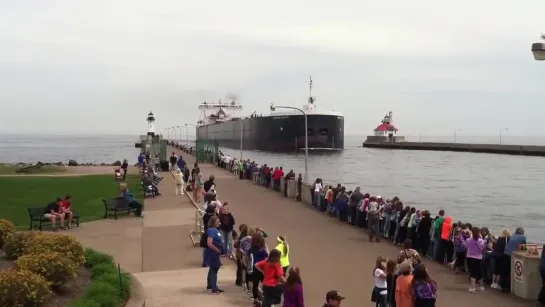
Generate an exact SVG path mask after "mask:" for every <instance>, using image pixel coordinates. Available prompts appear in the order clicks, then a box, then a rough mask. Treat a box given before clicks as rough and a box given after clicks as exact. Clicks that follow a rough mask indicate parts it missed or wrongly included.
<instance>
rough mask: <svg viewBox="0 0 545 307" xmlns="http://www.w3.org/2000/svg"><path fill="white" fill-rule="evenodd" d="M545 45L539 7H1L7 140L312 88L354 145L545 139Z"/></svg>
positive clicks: (401, 2)
mask: <svg viewBox="0 0 545 307" xmlns="http://www.w3.org/2000/svg"><path fill="white" fill-rule="evenodd" d="M541 31H545V2H543V1H538V0H525V1H512V0H510V1H507V0H479V1H474V0H473V1H469V0H461V1H448V2H447V1H431V0H426V1H425V0H412V1H406V0H391V1H376V0H375V1H370V0H337V1H326V0H314V1H310V0H309V1H302V0H291V1H288V0H277V1H240V0H233V1H219V0H211V1H202V2H201V1H187V0H181V1H180V0H176V1H175V0H163V1H161V0H155V1H149V0H131V1H128V0H127V1H120V0H110V1H104V0H93V1H87V0H76V1H74V0H48V1H39V0H18V1H0V46H1V47H0V106H1V108H2V112H0V131H1V132H4V133H36V132H40V133H61V132H66V133H85V134H93V133H100V134H103V133H111V134H121V133H140V132H145V131H146V122H145V117H146V115H147V112H149V111H150V110H152V111H153V112H154V113H155V114H156V117H157V127H158V130H159V131H161V129H162V128H164V127H168V126H173V125H183V124H184V123H186V122H190V123H195V122H196V120H197V118H198V116H199V112H198V110H197V105H198V103H200V102H201V101H202V100H204V99H206V100H214V99H217V98H225V97H226V96H227V94H228V93H234V94H236V95H237V96H238V97H239V101H240V103H242V104H243V105H244V108H245V113H247V114H249V113H251V112H253V111H254V110H257V111H258V112H259V113H268V111H267V110H268V105H269V104H270V103H271V102H275V103H277V104H285V105H294V106H301V105H302V104H303V103H304V102H305V101H306V95H307V84H306V82H305V81H306V79H307V78H308V75H312V76H313V78H314V94H315V96H316V97H317V101H316V103H317V106H318V108H320V109H324V110H331V109H334V110H336V111H340V112H342V113H343V114H344V115H345V126H346V127H345V128H346V129H345V130H346V132H347V133H348V134H368V133H369V132H370V130H371V129H373V128H374V127H375V126H376V125H377V124H379V121H380V119H381V118H382V116H383V115H384V114H385V113H386V112H387V111H390V110H391V111H393V112H394V117H395V121H396V125H397V126H399V128H400V132H401V133H402V134H403V133H407V134H411V133H412V134H415V133H419V131H421V130H424V129H427V130H429V129H435V130H436V131H437V133H438V134H451V133H452V131H453V130H454V129H456V128H458V129H463V130H464V132H465V133H471V134H496V133H497V132H498V130H499V129H501V128H504V127H507V128H509V133H510V134H514V135H526V134H532V135H543V134H545V132H544V131H543V129H542V128H541V127H540V126H541V124H542V121H543V116H544V115H545V112H544V111H545V97H544V95H543V94H544V92H545V86H544V85H545V63H540V62H535V61H533V58H532V55H531V52H530V51H529V48H530V45H531V43H533V42H534V41H536V40H537V39H538V38H539V34H540V32H541ZM1 132H0V133H1Z"/></svg>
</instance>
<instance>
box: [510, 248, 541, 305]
mask: <svg viewBox="0 0 545 307" xmlns="http://www.w3.org/2000/svg"><path fill="white" fill-rule="evenodd" d="M542 252H543V249H541V251H540V252H539V253H538V254H537V255H530V254H528V253H527V252H526V251H517V252H513V253H512V254H511V293H513V294H514V295H516V296H518V297H520V298H522V299H525V300H536V298H537V296H538V295H539V291H540V290H541V275H540V273H539V262H540V260H541V253H542Z"/></svg>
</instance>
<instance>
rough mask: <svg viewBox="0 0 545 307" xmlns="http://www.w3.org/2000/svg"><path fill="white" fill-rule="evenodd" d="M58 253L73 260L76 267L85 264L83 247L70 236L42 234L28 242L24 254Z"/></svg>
mask: <svg viewBox="0 0 545 307" xmlns="http://www.w3.org/2000/svg"><path fill="white" fill-rule="evenodd" d="M47 252H57V253H59V254H62V255H63V256H64V257H66V258H68V259H70V260H72V262H74V264H75V265H76V266H78V267H79V266H81V265H83V263H84V262H85V256H84V254H83V246H82V245H81V243H79V242H78V241H77V240H76V238H74V237H73V236H69V235H62V234H54V233H40V234H39V235H36V236H33V237H32V238H30V239H29V240H28V241H27V244H25V246H24V248H23V254H40V253H47Z"/></svg>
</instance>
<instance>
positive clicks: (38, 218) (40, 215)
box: [27, 207, 79, 231]
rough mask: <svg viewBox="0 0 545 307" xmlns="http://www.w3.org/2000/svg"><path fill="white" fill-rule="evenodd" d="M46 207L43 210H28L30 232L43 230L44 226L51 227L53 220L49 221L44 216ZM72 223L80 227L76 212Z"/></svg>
mask: <svg viewBox="0 0 545 307" xmlns="http://www.w3.org/2000/svg"><path fill="white" fill-rule="evenodd" d="M45 208H46V207H41V208H27V210H28V216H29V218H30V227H29V228H28V229H29V230H32V229H34V228H38V229H39V230H40V231H41V230H42V226H44V225H51V219H48V218H46V217H45V216H44V212H45ZM72 221H73V222H76V226H77V227H79V214H78V213H77V212H76V211H72Z"/></svg>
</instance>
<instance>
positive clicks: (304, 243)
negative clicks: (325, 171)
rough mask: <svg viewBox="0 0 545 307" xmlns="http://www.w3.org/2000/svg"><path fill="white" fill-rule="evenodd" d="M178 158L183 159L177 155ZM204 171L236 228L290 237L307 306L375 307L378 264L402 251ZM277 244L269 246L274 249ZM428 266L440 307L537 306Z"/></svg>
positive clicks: (254, 188)
mask: <svg viewBox="0 0 545 307" xmlns="http://www.w3.org/2000/svg"><path fill="white" fill-rule="evenodd" d="M172 150H174V149H172ZM177 153H178V154H182V152H181V151H179V150H178V151H177ZM183 155H184V158H185V160H186V161H187V162H188V163H190V164H192V163H194V158H193V157H192V156H188V155H186V154H183ZM262 162H266V161H262ZM201 170H202V172H203V173H204V175H205V177H208V176H209V175H210V174H214V175H215V177H216V184H217V189H218V193H219V198H220V199H221V200H222V201H228V202H229V204H230V205H231V209H232V212H233V214H234V216H235V219H236V220H237V223H245V224H248V225H251V226H257V225H259V226H261V227H263V228H264V229H266V230H267V231H268V232H269V234H270V235H271V237H272V238H274V237H276V236H278V235H284V236H286V237H287V239H288V242H289V243H290V246H291V251H292V252H291V262H292V264H293V265H295V266H299V267H300V269H301V274H302V278H303V284H304V290H305V300H306V303H305V305H306V306H321V305H320V304H323V300H324V295H325V293H326V292H327V291H328V290H331V289H336V290H339V291H340V292H341V293H342V294H343V295H345V296H346V297H347V299H346V300H345V301H344V302H343V307H361V306H374V304H373V303H371V302H370V297H371V290H372V288H373V286H374V280H373V277H372V271H373V268H374V263H375V259H376V258H377V257H378V256H379V255H385V256H387V257H397V254H398V253H399V248H397V247H395V246H393V245H392V244H389V243H387V242H381V243H370V242H368V240H367V237H366V234H365V233H364V232H363V231H362V230H360V229H359V228H355V227H352V226H349V225H347V224H345V223H341V222H338V221H336V220H334V219H332V218H328V217H326V216H324V215H323V214H322V213H319V212H317V211H315V210H313V209H312V208H310V206H309V205H305V204H302V203H299V202H296V201H294V200H290V199H287V198H285V197H283V196H282V195H280V194H279V193H276V192H273V191H272V190H268V189H265V188H263V187H260V186H258V185H255V184H252V183H251V182H249V181H241V180H239V179H238V178H237V177H235V176H234V175H232V174H230V173H228V172H226V171H224V170H221V169H219V168H217V167H215V166H214V165H201ZM272 240H274V239H272ZM273 243H274V242H272V243H271V242H270V241H269V244H270V245H271V244H273ZM425 264H426V265H427V267H428V270H429V272H430V274H431V276H432V277H433V278H434V279H435V280H436V281H437V282H438V284H439V294H438V296H439V298H438V302H437V306H438V307H460V306H463V307H466V306H467V307H469V306H479V307H498V306H506V307H507V306H508V307H523V306H535V303H534V302H528V301H522V300H519V299H517V298H516V297H514V296H513V295H510V294H502V293H498V292H496V291H495V290H492V289H487V290H486V292H485V293H477V294H470V293H468V292H467V290H468V280H467V278H466V277H463V276H459V275H455V274H453V273H452V272H451V271H450V270H449V269H447V268H446V267H443V266H440V265H438V264H436V263H433V262H430V261H425ZM232 278H233V280H234V276H233V277H232ZM226 306H228V305H226ZM247 306H249V305H247Z"/></svg>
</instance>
